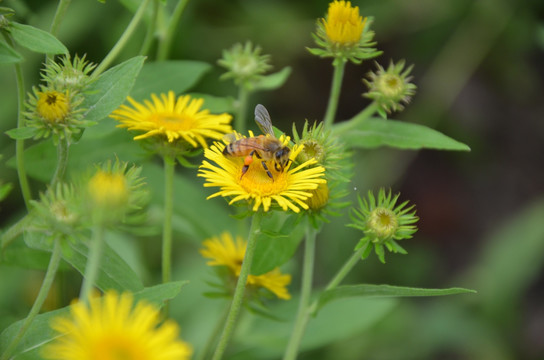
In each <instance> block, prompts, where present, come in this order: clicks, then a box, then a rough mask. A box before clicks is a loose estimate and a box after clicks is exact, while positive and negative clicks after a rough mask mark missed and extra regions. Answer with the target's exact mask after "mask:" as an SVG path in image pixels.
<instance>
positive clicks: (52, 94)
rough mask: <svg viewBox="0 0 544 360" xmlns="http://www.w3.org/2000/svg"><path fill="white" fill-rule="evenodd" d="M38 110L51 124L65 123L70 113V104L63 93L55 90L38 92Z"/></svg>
mask: <svg viewBox="0 0 544 360" xmlns="http://www.w3.org/2000/svg"><path fill="white" fill-rule="evenodd" d="M36 110H37V112H38V114H40V116H41V117H42V118H44V119H45V120H47V121H49V122H50V123H55V122H63V121H64V118H65V117H66V116H67V115H68V113H69V112H70V103H69V101H68V98H67V97H66V95H64V94H63V93H61V92H58V91H55V90H48V91H45V92H38V102H37V104H36Z"/></svg>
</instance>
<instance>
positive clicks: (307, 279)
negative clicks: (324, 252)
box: [283, 225, 317, 360]
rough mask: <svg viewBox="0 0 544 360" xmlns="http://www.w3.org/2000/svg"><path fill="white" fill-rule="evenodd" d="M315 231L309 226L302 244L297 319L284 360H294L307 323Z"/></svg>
mask: <svg viewBox="0 0 544 360" xmlns="http://www.w3.org/2000/svg"><path fill="white" fill-rule="evenodd" d="M316 235H317V231H316V230H315V229H314V228H313V227H312V226H311V225H309V226H308V228H307V229H306V241H305V243H304V263H303V265H302V284H301V287H300V300H299V303H298V311H297V317H296V319H295V324H294V326H293V332H292V333H291V338H290V339H289V344H288V345H287V348H286V349H285V355H284V356H283V359H284V360H287V359H296V357H297V353H298V348H299V346H300V342H301V341H302V337H303V335H304V330H305V329H306V323H307V322H308V319H307V318H308V315H307V311H308V305H309V304H310V295H311V293H312V280H313V272H314V259H315V237H316Z"/></svg>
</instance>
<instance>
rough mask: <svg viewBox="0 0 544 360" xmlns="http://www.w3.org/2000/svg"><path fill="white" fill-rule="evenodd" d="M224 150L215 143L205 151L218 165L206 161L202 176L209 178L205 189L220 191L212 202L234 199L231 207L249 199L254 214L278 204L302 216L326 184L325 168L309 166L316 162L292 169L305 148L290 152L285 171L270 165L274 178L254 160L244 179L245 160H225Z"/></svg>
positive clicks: (229, 158)
mask: <svg viewBox="0 0 544 360" xmlns="http://www.w3.org/2000/svg"><path fill="white" fill-rule="evenodd" d="M250 135H252V134H250ZM280 141H284V143H285V142H287V141H286V139H283V140H282V139H280ZM224 148H225V145H224V144H222V143H215V144H214V145H212V146H211V147H210V148H209V149H206V150H205V151H204V157H205V158H206V159H208V160H211V161H213V162H214V163H215V164H216V165H214V164H212V163H210V162H208V161H206V160H204V162H203V163H202V165H201V166H200V169H199V173H198V176H201V177H203V178H205V179H206V181H207V182H206V183H205V184H204V186H205V187H219V188H220V190H219V191H218V192H216V193H215V194H212V195H210V196H209V197H208V199H210V198H213V197H216V196H223V197H232V199H231V200H230V202H229V204H233V203H235V202H237V201H241V200H246V201H249V202H250V203H252V204H253V208H252V209H253V211H257V210H259V208H260V207H261V205H262V207H263V210H264V211H268V210H269V209H270V206H271V205H272V201H274V202H275V203H276V204H277V205H278V206H279V207H280V208H281V209H282V210H284V211H287V210H289V209H291V210H293V211H294V212H296V213H298V212H300V208H303V209H308V205H307V204H306V200H307V199H308V198H309V197H311V196H312V193H311V190H314V189H316V188H317V187H318V185H319V184H323V183H326V180H325V179H324V174H325V168H324V167H322V166H315V167H311V168H309V167H308V166H309V165H312V164H315V160H313V159H311V160H308V161H306V162H304V163H302V164H301V165H299V166H297V167H295V168H294V169H293V168H291V164H292V161H294V160H295V159H296V157H297V155H298V154H299V153H300V151H301V150H302V146H296V145H295V146H294V148H293V149H292V151H291V153H290V159H291V160H292V161H291V162H290V163H289V165H287V166H286V168H285V169H284V171H277V170H276V169H275V167H274V166H273V165H271V164H269V165H268V170H269V171H270V173H271V174H272V178H273V179H271V178H270V177H269V176H268V174H267V172H266V171H265V170H264V168H263V166H262V165H261V164H260V161H254V162H253V163H252V164H251V166H250V167H249V169H248V170H247V172H246V173H245V174H244V175H243V176H242V168H243V167H244V159H243V158H242V157H225V156H224V155H223V149H224Z"/></svg>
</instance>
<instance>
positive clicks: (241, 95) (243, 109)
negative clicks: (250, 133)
mask: <svg viewBox="0 0 544 360" xmlns="http://www.w3.org/2000/svg"><path fill="white" fill-rule="evenodd" d="M248 99H249V91H248V90H247V89H246V87H245V86H244V84H241V85H240V87H239V88H238V109H237V110H238V111H237V114H236V118H235V127H236V131H238V132H239V133H242V134H244V133H245V132H246V128H247V124H246V113H247V101H248Z"/></svg>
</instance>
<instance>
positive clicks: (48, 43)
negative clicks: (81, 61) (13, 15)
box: [10, 22, 68, 54]
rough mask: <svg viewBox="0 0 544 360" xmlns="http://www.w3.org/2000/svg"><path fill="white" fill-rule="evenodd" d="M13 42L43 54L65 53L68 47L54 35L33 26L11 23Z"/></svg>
mask: <svg viewBox="0 0 544 360" xmlns="http://www.w3.org/2000/svg"><path fill="white" fill-rule="evenodd" d="M10 31H11V35H12V36H13V39H14V40H15V42H16V43H17V44H19V45H21V46H23V47H25V48H27V49H29V50H31V51H34V52H38V53H43V54H67V53H68V49H67V48H66V46H64V45H63V44H62V43H61V42H60V41H59V40H58V39H57V38H56V37H54V36H53V35H51V34H50V33H48V32H47V31H43V30H41V29H38V28H35V27H34V26H30V25H24V24H18V23H15V22H14V23H12V26H11V28H10Z"/></svg>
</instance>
